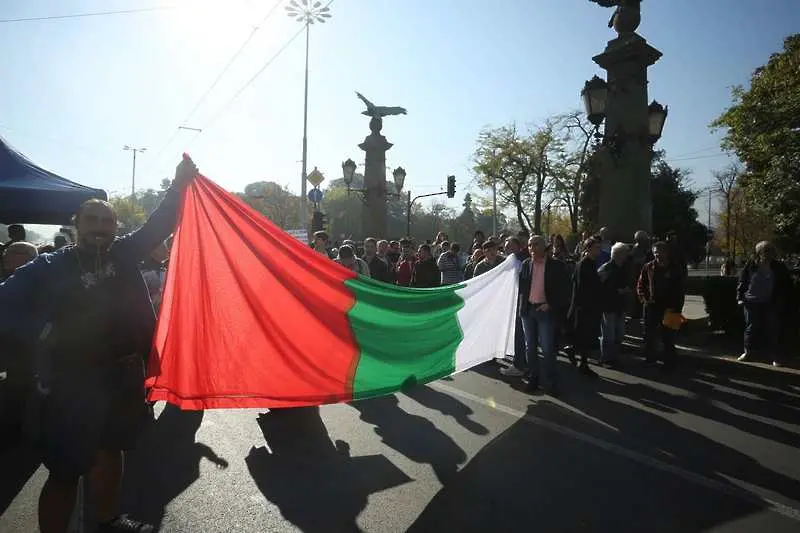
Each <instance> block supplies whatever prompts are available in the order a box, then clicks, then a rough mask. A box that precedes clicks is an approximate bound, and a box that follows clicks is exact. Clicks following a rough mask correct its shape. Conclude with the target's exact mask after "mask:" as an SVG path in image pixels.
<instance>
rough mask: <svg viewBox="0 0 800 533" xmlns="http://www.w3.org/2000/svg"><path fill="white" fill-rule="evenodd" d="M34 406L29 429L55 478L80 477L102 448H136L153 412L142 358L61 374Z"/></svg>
mask: <svg viewBox="0 0 800 533" xmlns="http://www.w3.org/2000/svg"><path fill="white" fill-rule="evenodd" d="M35 396H36V397H35V398H34V400H33V401H32V402H31V404H32V405H31V410H30V415H29V416H30V418H29V420H28V423H29V431H30V434H31V437H32V438H33V442H34V445H35V446H36V447H37V449H38V451H39V452H40V454H41V459H42V463H44V465H45V466H46V467H47V469H48V470H49V471H50V473H51V474H52V475H55V476H59V477H62V478H67V479H69V478H77V477H80V476H82V475H84V474H86V473H88V472H89V470H91V468H92V467H93V466H94V464H95V462H96V460H97V454H98V452H99V451H100V450H105V451H126V450H130V449H132V448H133V447H134V446H135V444H136V441H137V440H138V437H139V435H140V433H141V432H142V430H143V429H144V427H145V425H146V421H147V417H148V414H149V408H148V406H147V404H146V403H145V396H144V370H143V365H142V360H141V358H134V359H133V360H126V361H125V362H122V363H114V364H111V365H105V366H103V367H82V368H80V369H77V368H76V369H70V370H69V371H67V372H59V373H58V374H57V375H56V377H55V379H54V380H53V383H52V385H51V387H50V393H49V394H47V395H41V394H38V393H37V394H36V395H35Z"/></svg>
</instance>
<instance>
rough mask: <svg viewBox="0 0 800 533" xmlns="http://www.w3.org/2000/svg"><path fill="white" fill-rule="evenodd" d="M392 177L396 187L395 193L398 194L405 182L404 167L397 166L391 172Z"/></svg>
mask: <svg viewBox="0 0 800 533" xmlns="http://www.w3.org/2000/svg"><path fill="white" fill-rule="evenodd" d="M392 177H393V178H394V186H395V188H396V189H397V194H400V192H401V191H402V190H403V184H404V183H405V182H406V169H404V168H403V167H397V168H396V169H394V171H393V172H392Z"/></svg>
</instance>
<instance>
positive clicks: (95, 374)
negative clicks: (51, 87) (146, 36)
mask: <svg viewBox="0 0 800 533" xmlns="http://www.w3.org/2000/svg"><path fill="white" fill-rule="evenodd" d="M197 175H198V171H197V167H196V166H195V164H194V163H193V162H192V160H191V159H190V158H188V156H184V159H183V161H182V162H181V163H180V164H179V165H178V167H177V169H176V172H175V180H174V181H173V182H172V185H171V186H170V188H169V190H168V191H167V194H166V195H165V197H164V200H163V201H162V203H161V205H160V206H159V207H158V209H156V211H154V212H153V214H152V215H151V216H150V218H149V219H148V220H147V222H146V223H145V224H144V226H142V227H141V228H140V229H138V230H137V231H135V232H133V233H131V234H128V235H125V236H122V237H118V236H117V216H116V213H115V212H114V210H113V208H112V207H111V205H110V204H108V203H107V202H104V201H101V200H89V201H87V202H86V203H84V204H83V205H82V206H81V207H80V208H79V210H78V213H77V214H76V215H75V222H74V224H75V226H76V228H77V232H78V239H77V245H76V246H70V247H65V248H62V249H60V250H58V251H56V252H54V253H52V254H44V255H42V256H40V257H39V258H38V259H36V260H34V261H32V262H31V263H29V264H27V265H26V266H24V267H22V268H20V269H19V270H17V271H16V272H15V273H14V275H13V276H11V277H10V278H8V279H7V280H6V281H5V282H3V283H2V284H0V302H2V306H0V328H3V329H7V330H8V331H11V332H15V333H16V334H17V335H20V334H22V335H28V336H30V337H39V345H38V348H37V356H36V371H37V383H36V386H37V394H36V395H35V398H34V400H33V402H32V406H35V409H34V410H33V412H34V414H35V416H34V417H32V419H31V430H32V432H33V433H34V436H35V440H36V444H37V447H38V451H39V452H40V453H41V456H42V462H43V463H44V465H45V466H46V467H47V468H48V470H49V476H48V479H47V481H46V483H45V485H44V487H43V488H42V493H41V495H40V498H39V527H40V530H41V532H42V533H64V531H66V529H67V525H68V522H69V519H70V515H71V513H72V510H73V506H74V503H75V499H76V491H77V486H78V480H79V478H80V477H81V476H85V478H86V481H87V482H88V486H89V487H90V490H91V492H90V494H91V497H92V499H93V505H94V507H95V509H96V514H97V516H96V518H97V519H98V522H99V529H98V532H100V533H111V532H130V533H149V532H152V531H153V527H152V526H149V525H147V524H144V523H142V522H139V521H136V520H133V519H131V518H128V517H127V516H126V515H118V514H117V512H118V506H119V498H120V492H121V486H122V483H121V482H122V472H123V451H125V450H129V449H131V448H132V447H133V446H134V444H135V442H136V440H137V437H138V435H139V433H140V431H141V429H142V428H143V426H144V423H145V422H146V419H147V416H148V410H147V407H146V404H145V398H144V364H143V363H144V361H143V358H144V357H146V356H147V355H148V354H149V351H150V347H151V344H152V336H153V331H154V327H155V315H154V313H153V308H152V305H151V302H150V297H149V295H148V292H147V288H146V286H145V284H144V281H143V279H142V276H141V273H140V272H139V269H138V265H139V263H140V262H141V261H142V260H144V259H145V258H147V257H148V256H149V255H150V253H151V252H152V251H153V250H154V249H155V248H156V247H158V246H159V245H160V244H161V243H163V242H164V240H166V239H167V237H168V236H169V235H170V234H171V233H172V232H173V231H174V229H175V224H176V219H177V214H178V209H179V206H180V201H181V193H182V191H183V189H185V188H186V186H187V185H188V184H189V183H191V182H192V180H194V178H195V177H196V176H197ZM20 332H22V333H20Z"/></svg>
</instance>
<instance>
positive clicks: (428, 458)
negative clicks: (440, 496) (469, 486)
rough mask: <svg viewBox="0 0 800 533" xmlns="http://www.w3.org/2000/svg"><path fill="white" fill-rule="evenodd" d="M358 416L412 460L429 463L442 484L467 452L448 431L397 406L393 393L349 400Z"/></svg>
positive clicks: (392, 446)
mask: <svg viewBox="0 0 800 533" xmlns="http://www.w3.org/2000/svg"><path fill="white" fill-rule="evenodd" d="M350 406H351V407H353V408H354V409H356V410H357V411H358V412H359V413H360V414H361V420H363V421H364V422H367V423H368V424H372V425H373V426H375V433H376V434H377V435H378V436H379V437H381V440H382V441H383V443H384V444H386V445H387V446H389V447H391V448H394V449H395V450H397V451H398V452H400V453H402V454H403V455H405V456H406V457H408V458H409V459H411V460H412V461H416V462H418V463H423V464H429V465H431V467H433V470H434V472H436V476H437V477H438V478H439V481H441V482H442V483H443V484H446V483H447V482H448V481H449V480H450V479H452V478H453V477H454V476H455V474H456V472H458V466H459V465H460V464H462V463H464V462H465V461H466V460H467V454H466V453H465V452H464V450H462V449H461V448H460V447H459V446H458V444H456V443H455V441H453V439H451V438H450V437H449V436H448V435H447V434H445V433H444V432H443V431H441V430H440V429H439V428H437V427H436V426H435V425H434V424H433V422H431V421H430V420H428V419H427V418H425V417H422V416H418V415H412V414H410V413H408V412H406V411H404V410H403V409H401V408H400V404H399V401H398V399H397V397H396V396H394V395H392V396H380V397H377V398H371V399H368V400H359V401H357V402H353V403H351V404H350Z"/></svg>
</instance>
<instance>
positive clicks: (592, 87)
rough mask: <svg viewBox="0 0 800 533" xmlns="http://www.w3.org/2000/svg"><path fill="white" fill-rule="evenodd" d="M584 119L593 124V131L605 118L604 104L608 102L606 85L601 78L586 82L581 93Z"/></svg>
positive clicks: (596, 77) (595, 77)
mask: <svg viewBox="0 0 800 533" xmlns="http://www.w3.org/2000/svg"><path fill="white" fill-rule="evenodd" d="M581 98H583V106H584V108H585V109H586V117H587V118H588V119H589V122H591V123H592V124H594V127H595V129H597V128H599V127H600V124H602V122H603V119H605V118H606V103H607V102H608V84H607V83H606V81H605V80H604V79H602V78H599V77H598V76H594V77H593V78H592V79H591V80H589V81H587V82H586V84H584V86H583V90H582V91H581Z"/></svg>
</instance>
